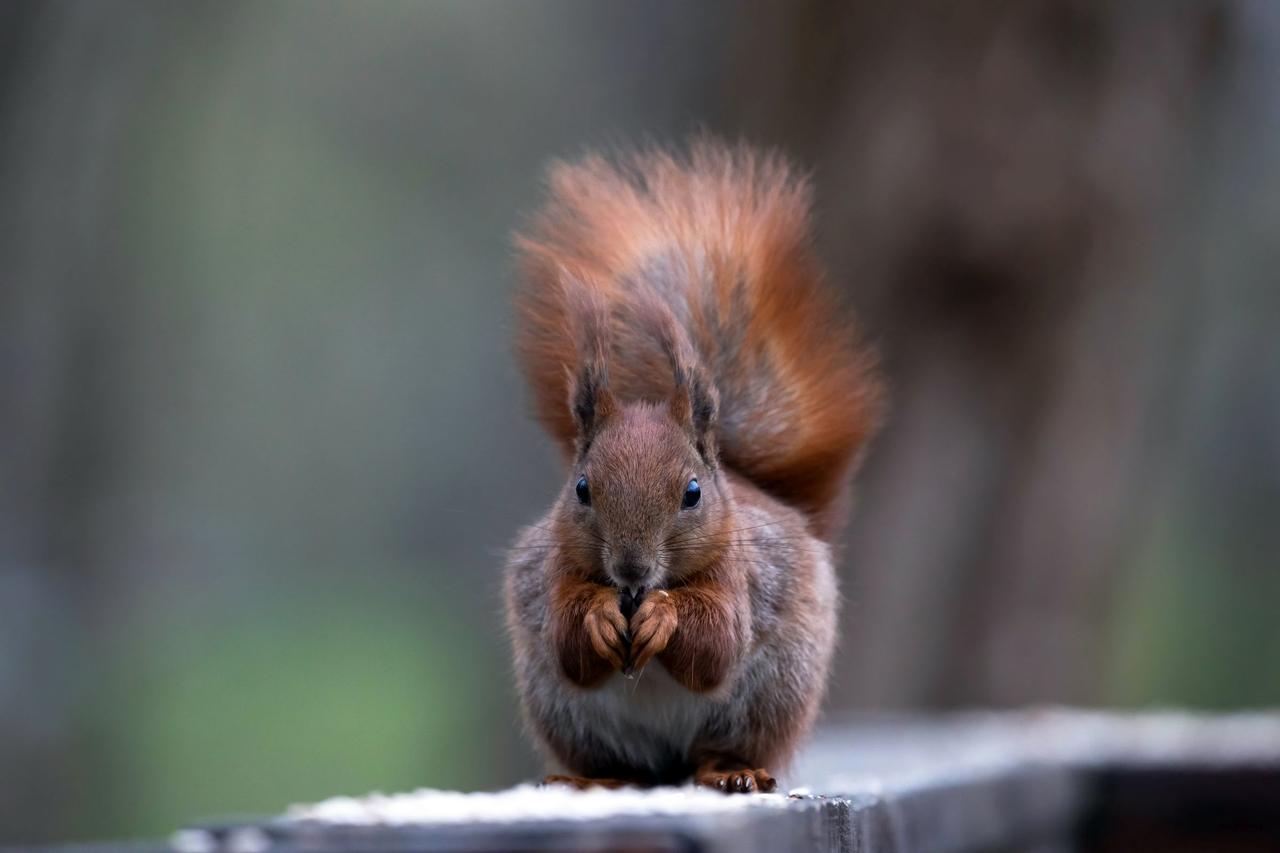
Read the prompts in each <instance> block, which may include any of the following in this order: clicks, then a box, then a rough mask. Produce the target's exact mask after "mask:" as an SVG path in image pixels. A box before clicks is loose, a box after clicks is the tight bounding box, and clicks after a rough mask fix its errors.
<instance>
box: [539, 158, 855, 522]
mask: <svg viewBox="0 0 1280 853" xmlns="http://www.w3.org/2000/svg"><path fill="white" fill-rule="evenodd" d="M549 184H550V186H549V199H548V201H547V203H546V205H545V206H544V207H543V208H542V210H541V211H540V212H539V213H538V214H537V215H536V216H535V217H534V219H533V220H532V222H531V223H530V225H529V227H528V228H527V230H526V231H525V232H524V233H523V234H521V235H518V236H517V238H516V242H517V247H518V249H519V252H520V260H521V272H522V277H523V286H522V289H521V292H520V294H519V296H518V299H517V312H518V325H519V331H518V337H517V349H518V352H519V356H520V359H521V362H522V364H523V367H524V370H525V373H526V376H527V378H528V380H529V383H530V385H531V386H532V389H533V396H534V405H535V410H536V413H537V415H538V417H539V419H540V420H541V421H542V423H543V424H544V426H545V427H546V428H547V430H548V431H549V432H550V433H551V435H552V437H553V438H555V439H556V441H557V442H558V443H559V444H560V445H561V446H562V447H563V448H564V450H565V452H566V453H567V454H572V453H573V449H574V442H575V424H574V420H573V417H572V414H571V412H570V408H569V402H568V397H569V376H570V375H571V374H572V373H573V372H574V371H576V370H577V368H578V353H579V351H580V344H581V342H582V337H583V335H584V334H586V332H587V330H585V329H583V328H581V322H580V321H579V320H577V319H576V318H577V317H580V316H581V312H580V311H578V310H576V306H580V305H581V304H583V302H584V301H590V302H592V303H595V304H601V305H603V306H604V316H605V318H606V321H605V322H606V323H607V329H606V330H605V332H606V337H607V339H608V346H609V350H610V356H611V357H610V359H609V371H610V383H611V386H612V387H613V388H614V390H615V393H617V394H618V395H619V396H621V397H622V398H623V399H655V400H656V399H663V398H665V397H667V396H669V394H670V391H671V387H672V373H671V370H670V367H669V364H668V361H667V359H666V358H665V357H664V352H663V347H662V343H661V341H659V340H658V339H657V337H656V336H654V335H653V334H652V329H653V326H652V323H649V322H645V318H646V317H651V316H652V313H653V312H652V310H651V308H652V306H653V305H654V304H655V303H657V304H661V305H664V306H666V310H664V311H663V314H664V315H665V314H667V313H669V314H670V316H671V317H672V318H674V321H675V322H676V323H678V324H679V326H680V327H681V328H683V330H684V332H685V336H687V339H688V342H689V343H690V344H691V345H692V347H693V349H694V351H695V353H696V356H697V359H698V360H699V362H700V364H701V367H702V369H703V370H704V371H705V372H706V373H707V375H708V376H710V378H711V380H712V382H713V383H714V386H715V388H716V390H717V391H718V392H719V399H720V411H719V419H718V426H717V439H718V442H717V443H718V445H719V449H720V455H721V460H722V462H723V463H724V464H725V465H726V466H727V467H729V468H730V469H732V470H734V471H737V472H738V473H740V474H742V475H744V476H746V477H747V478H749V479H750V480H752V481H753V482H754V483H756V484H757V485H758V486H760V487H761V488H762V489H764V490H766V491H768V492H770V493H772V494H774V495H775V496H777V497H778V498H780V499H781V500H783V501H786V502H787V503H789V504H792V505H794V506H796V507H798V508H800V509H801V510H803V511H804V512H806V513H807V514H809V516H810V517H811V518H812V519H813V521H814V524H815V529H816V530H818V531H819V533H820V534H822V535H830V533H831V532H832V531H833V530H834V529H835V528H836V526H837V525H838V523H839V521H840V519H841V517H842V516H843V514H844V513H843V510H844V507H843V503H844V497H845V495H846V493H847V487H848V482H849V479H850V476H851V473H852V468H853V465H854V463H855V462H856V459H857V456H858V452H859V450H860V449H861V448H862V446H863V445H864V443H865V442H866V441H867V439H868V438H869V437H870V435H871V433H872V431H873V430H874V428H875V425H876V423H877V420H878V417H879V410H880V391H879V385H878V383H877V382H876V380H875V378H874V375H873V371H872V368H871V360H870V358H869V357H868V356H867V354H866V353H865V352H863V351H861V350H859V349H858V348H857V346H856V344H855V339H854V334H853V330H852V328H851V326H850V324H849V323H848V321H847V320H846V319H844V315H843V312H842V311H841V310H840V306H839V305H838V302H837V300H836V299H835V298H834V295H833V294H832V293H831V292H830V291H829V290H828V289H827V286H826V284H825V282H824V281H823V275H822V271H821V269H820V267H819V265H818V263H817V261H816V259H815V258H814V256H813V253H812V249H811V246H810V235H809V188H808V185H807V183H806V181H804V180H803V179H802V178H799V177H797V176H795V175H794V174H793V173H792V171H791V170H790V169H789V168H788V166H787V164H786V162H785V161H784V160H783V159H782V158H780V157H779V156H777V155H774V154H768V153H762V152H758V151H755V150H752V149H749V148H746V147H736V148H730V147H726V146H723V145H719V144H716V143H713V142H710V141H705V140H704V141H699V142H695V143H694V144H693V145H692V146H691V148H690V150H689V152H688V154H687V156H683V157H677V156H674V155H672V154H670V153H667V152H663V151H645V152H641V153H638V154H631V155H626V156H621V157H617V158H614V159H605V158H603V157H599V156H588V157H585V158H584V159H582V160H581V161H579V162H576V163H572V164H567V163H559V164H556V165H554V166H553V167H552V169H551V172H550V179H549Z"/></svg>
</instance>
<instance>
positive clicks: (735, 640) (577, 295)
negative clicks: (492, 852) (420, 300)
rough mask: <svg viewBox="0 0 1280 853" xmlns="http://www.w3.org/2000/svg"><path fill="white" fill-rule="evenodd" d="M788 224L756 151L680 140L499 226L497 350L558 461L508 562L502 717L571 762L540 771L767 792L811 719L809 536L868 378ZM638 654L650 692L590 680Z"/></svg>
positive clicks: (831, 593)
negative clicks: (535, 213)
mask: <svg viewBox="0 0 1280 853" xmlns="http://www.w3.org/2000/svg"><path fill="white" fill-rule="evenodd" d="M807 230H808V189H807V186H806V184H805V183H804V181H802V180H799V179H796V178H795V177H793V176H792V175H791V173H790V172H789V171H788V170H787V168H786V167H785V165H784V164H783V162H782V161H781V160H780V159H778V158H776V157H773V156H769V155H760V154H756V153H753V152H751V151H749V150H747V149H745V148H740V149H727V148H723V147H719V146H716V145H713V144H710V143H700V144H696V145H695V146H694V147H693V149H692V152H691V154H690V155H689V157H688V158H687V160H676V159H675V158H673V157H671V156H669V155H667V154H664V153H660V152H650V153H645V154H640V155H636V156H634V157H632V158H629V159H627V160H625V161H624V162H622V163H621V164H610V163H608V162H606V161H604V160H602V159H600V158H594V157H589V158H587V159H586V160H584V161H582V162H581V163H579V164H577V165H561V166H558V167H556V168H555V169H554V170H553V172H552V176H551V201H550V203H549V204H548V206H547V208H546V209H545V210H544V211H543V213H542V214H541V215H540V216H539V217H538V218H537V219H535V221H534V223H533V225H532V226H531V229H530V231H529V233H528V234H527V235H526V236H525V237H522V238H520V240H519V245H520V248H521V250H522V253H523V262H524V268H525V270H524V271H525V275H526V286H525V288H524V291H523V293H522V294H521V297H520V301H519V309H520V319H521V330H520V337H519V348H520V353H521V357H522V359H523V363H524V367H525V370H526V372H527V374H528V378H529V381H530V383H531V385H532V386H533V389H534V396H535V404H536V407H537V411H538V414H539V416H540V418H541V419H542V421H543V422H544V424H545V425H546V426H547V428H548V429H549V430H550V432H551V434H552V436H553V437H554V438H555V439H556V440H557V441H558V442H559V443H560V445H561V447H562V449H563V451H564V453H565V456H566V458H567V459H568V460H570V461H571V462H572V466H573V467H572V468H571V469H570V471H569V476H568V481H567V483H566V487H565V490H564V492H563V493H562V494H561V496H560V497H559V498H558V499H557V501H556V502H555V503H554V504H553V506H552V508H551V510H550V512H549V513H548V515H547V517H546V518H545V519H544V523H543V524H540V525H537V526H535V527H533V528H530V529H529V530H528V531H526V533H525V535H524V536H523V537H522V540H521V544H520V545H518V546H517V547H516V549H515V550H514V551H513V554H512V559H511V561H510V562H509V564H508V573H507V587H506V596H507V613H508V625H509V627H510V629H511V632H512V641H513V645H514V649H515V653H516V663H517V675H518V677H519V680H520V689H521V694H522V700H523V702H524V705H525V711H526V717H527V719H529V721H530V724H531V726H532V727H533V729H534V731H535V732H536V733H537V734H538V736H539V738H540V740H541V742H542V743H543V745H544V746H545V747H546V748H547V749H548V750H549V751H550V752H551V754H552V755H554V756H555V757H556V758H557V759H558V760H559V761H560V762H561V763H562V764H563V765H564V766H565V767H566V768H568V769H570V770H571V771H572V772H573V773H575V774H578V775H575V776H573V777H549V780H553V781H557V782H563V783H567V784H575V785H585V784H591V783H592V782H593V779H592V778H586V777H593V778H594V781H595V782H597V783H604V782H607V783H609V784H619V780H623V781H629V782H636V783H644V784H652V783H655V782H664V781H665V782H671V781H682V780H683V779H687V778H688V777H689V776H691V775H692V776H693V778H694V779H695V780H696V781H697V782H699V783H700V784H703V785H707V786H710V787H716V788H719V789H721V790H725V791H737V792H748V791H756V790H760V791H768V790H772V789H773V787H774V785H775V782H774V779H773V777H772V776H771V775H770V774H769V773H768V772H766V771H765V770H764V769H761V768H762V767H763V766H769V767H775V768H776V766H777V765H779V764H785V763H786V762H787V760H788V759H789V757H790V756H791V754H792V752H793V751H794V749H795V746H796V744H797V742H798V740H799V739H800V738H801V737H802V736H803V735H804V734H805V732H806V731H807V730H808V728H809V726H810V725H811V724H812V722H813V720H814V718H815V716H816V714H817V709H818V705H819V703H820V701H821V698H822V693H823V689H824V686H825V680H826V675H827V671H828V667H829V664H830V659H831V653H832V649H833V647H834V642H835V621H836V599H837V594H836V592H837V590H836V583H835V576H834V571H833V568H832V565H831V561H830V551H829V549H828V548H827V546H826V545H824V544H823V543H822V542H820V541H819V538H826V539H829V538H830V537H831V536H832V534H833V531H834V530H835V528H836V525H837V523H838V521H839V515H840V510H841V509H843V504H844V502H845V497H846V491H847V488H848V480H849V476H850V474H851V469H852V467H853V465H854V464H855V461H856V458H857V456H858V453H859V450H860V449H861V447H862V445H863V443H864V441H865V440H866V438H867V436H868V434H869V433H870V431H871V429H872V427H873V424H874V422H875V420H876V417H877V410H878V400H879V392H878V387H877V385H876V383H875V382H874V380H873V379H872V378H871V376H870V373H869V367H868V359H867V358H866V357H865V356H864V355H862V354H861V353H860V352H859V351H858V350H857V349H856V348H855V346H854V344H853V341H852V338H851V333H850V330H849V328H848V327H847V326H846V325H844V324H842V323H841V322H840V321H839V320H838V317H839V316H840V314H839V312H838V311H837V310H836V305H835V304H834V301H833V299H832V298H831V297H830V295H829V294H828V293H827V291H825V290H824V289H823V284H822V281H821V275H820V272H819V269H818V266H817V264H816V262H815V260H814V259H813V257H812V255H811V253H810V250H809V245H808V234H807ZM693 481H696V482H697V483H699V484H700V485H701V492H700V495H698V494H695V495H694V497H699V496H700V500H695V501H692V502H691V503H689V504H688V505H686V504H685V503H684V501H683V498H684V494H685V491H686V489H689V488H690V487H691V486H690V484H691V483H692V482H693ZM580 489H581V490H583V491H580ZM624 594H625V595H626V600H627V602H629V604H628V605H627V606H628V612H629V613H630V616H629V618H628V616H627V615H626V614H624V612H623V605H622V596H623V595H624ZM636 601H638V602H639V604H638V606H637V607H636V609H635V610H634V612H633V613H632V612H630V610H629V608H630V607H631V606H632V604H633V603H634V602H636ZM654 661H656V662H657V663H658V664H660V665H661V667H662V668H663V669H664V670H665V671H666V672H667V673H669V674H670V676H671V678H670V679H669V680H667V681H666V682H665V684H666V685H668V686H669V689H671V690H672V691H674V695H672V694H662V693H658V694H656V695H657V696H660V697H662V698H661V699H660V700H659V699H655V698H653V697H654V695H655V694H653V693H652V690H654V689H659V690H661V689H665V688H660V687H659V688H655V687H654V686H653V684H652V680H651V681H650V682H649V684H648V685H647V686H646V688H645V690H646V691H649V692H647V693H641V694H640V695H637V693H636V690H632V692H631V693H630V695H628V694H625V693H624V694H622V697H621V698H620V697H619V695H618V694H617V692H616V684H617V683H616V682H613V684H614V685H615V688H614V692H612V693H611V692H610V689H609V688H608V685H609V684H610V683H611V682H610V677H611V676H612V675H613V674H614V672H615V671H621V672H623V673H624V674H631V673H638V674H639V675H643V670H644V668H645V667H646V666H653V665H654ZM640 680H641V679H640V678H637V686H638V682H639V681H640ZM593 695H594V696H595V697H603V698H598V701H592V700H590V699H589V697H591V696H593ZM655 701H656V702H659V703H660V704H659V705H658V706H656V707H655V706H653V705H651V704H646V703H648V702H655ZM619 702H621V704H618V703H619ZM655 712H656V713H655ZM637 715H638V716H637ZM655 727H656V728H655ZM664 727H665V728H664ZM676 744H679V745H678V746H677V745H676Z"/></svg>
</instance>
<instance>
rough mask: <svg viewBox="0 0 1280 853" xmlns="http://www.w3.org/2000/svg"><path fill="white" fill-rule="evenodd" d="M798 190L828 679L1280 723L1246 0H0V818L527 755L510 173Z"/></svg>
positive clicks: (1278, 605) (1265, 293)
mask: <svg viewBox="0 0 1280 853" xmlns="http://www.w3.org/2000/svg"><path fill="white" fill-rule="evenodd" d="M698 130H706V131H710V132H713V133H717V134H720V135H723V136H726V137H728V138H744V139H747V140H750V141H753V142H756V143H759V144H764V145H772V146H777V147H780V148H781V149H783V150H784V151H786V152H788V153H789V154H790V155H792V156H793V157H794V158H795V159H796V160H797V161H798V162H799V163H801V164H802V165H803V166H804V167H805V168H807V169H809V170H811V171H812V173H813V175H814V179H815V186H816V199H817V208H818V213H819V219H818V234H817V239H818V244H819V247H820V249H821V252H822V254H823V256H824V257H825V258H826V259H827V261H828V262H829V263H830V266H831V268H832V270H833V280H834V282H835V283H836V285H837V286H838V287H840V288H841V290H842V291H843V292H844V293H845V295H846V296H847V299H848V301H849V303H850V304H851V305H852V306H853V308H854V309H855V310H856V311H857V313H858V315H859V317H860V322H861V326H862V328H863V330H864V332H865V334H866V336H867V337H868V339H870V340H871V341H872V342H873V343H874V344H875V345H876V346H877V347H878V348H879V351H880V353H881V357H882V361H883V366H884V371H885V373H886V375H887V376H888V378H889V381H890V383H891V387H892V413H891V416H890V419H889V422H888V424H887V427H886V429H885V431H884V433H883V434H882V436H881V437H880V438H879V440H878V441H877V442H876V445H875V447H874V449H873V452H872V454H871V455H870V457H869V459H868V463H867V465H866V466H865V468H864V470H863V472H862V474H861V477H860V483H861V486H860V489H859V507H858V515H857V520H856V522H855V523H854V525H853V526H852V527H851V529H850V532H849V536H848V542H847V547H846V549H845V556H844V559H843V561H842V573H843V588H844V590H845V594H846V599H847V600H846V603H845V607H844V627H843V634H844V640H843V645H842V649H841V654H840V657H839V664H838V671H837V673H836V677H835V680H834V683H833V686H832V691H831V698H830V702H829V706H830V712H831V713H833V714H838V713H843V712H848V711H851V710H854V709H875V710H885V709H903V708H913V709H914V708H926V709H940V708H953V707H970V706H1007V705H1021V704H1026V703H1038V702H1069V703H1082V704H1100V705H1115V706H1122V707H1138V706H1147V705H1151V704H1175V703H1176V704H1179V705H1187V706H1191V707H1196V708H1228V707H1238V706H1258V705H1265V704H1268V703H1277V702H1280V566H1278V565H1277V561H1278V557H1277V555H1278V554H1280V288H1278V287H1277V281H1276V276H1277V273H1276V270H1277V268H1280V256H1278V252H1277V247H1278V246H1280V242H1278V241H1277V239H1276V235H1277V226H1278V225H1280V6H1278V5H1277V4H1275V3H1274V2H1271V0H1254V2H1245V0H1238V2H1233V1H1232V0H1129V1H1128V2H1124V3H1116V2H1110V0H1028V2H1015V0H1007V2H972V3H954V2H950V0H916V2H899V0H857V2H847V3H843V2H842V3H836V2H825V0H795V1H794V2H787V3H780V2H769V3H763V2H740V1H739V0H722V1H721V2H699V3H685V2H674V1H673V2H646V3H638V4H622V3H607V4H606V3H596V2H589V0H582V2H537V3H517V2H490V1H489V0H483V2H470V1H469V2H466V3H462V2H459V3H450V4H446V3H388V2H378V3H346V4H338V3H311V2H271V3H241V2H218V3H213V2H208V3H188V4H172V3H166V2H79V3H67V2H51V1H50V0H30V2H12V1H11V0H5V2H2V3H0V842H3V841H16V840H26V841H34V840H41V839H51V838H80V837H108V836H130V835H162V834H164V833H166V832H168V831H169V830H171V829H173V828H174V827H175V826H178V825H181V824H183V823H185V822H188V821H191V820H193V819H197V818H202V817H210V816H215V815H224V814H237V813H271V812H275V811H277V810H279V809H281V808H283V807H284V806H285V805H287V804H288V803H290V802H296V801H304V800H309V799H315V798H319V797H323V796H326V795H331V794H337V793H353V794H354V793H363V792H366V791H368V790H372V789H382V790H393V789H403V788H409V787H416V786H423V785H427V786H441V787H456V788H471V787H481V786H501V785H506V784H510V783H513V782H515V781H517V780H520V779H522V778H527V777H529V776H530V775H532V774H534V773H535V772H536V770H537V764H536V762H535V760H534V757H533V755H532V754H531V752H530V750H529V748H528V747H527V745H526V743H525V741H524V740H523V738H522V737H521V735H520V733H519V728H518V724H517V714H516V708H515V701H514V695H513V690H512V685H511V679H510V677H509V670H508V663H507V659H506V651H505V646H504V642H505V641H504V637H503V634H502V630H501V627H500V625H501V621H500V616H499V604H498V590H499V569H500V565H501V560H502V549H503V546H504V545H505V544H506V543H507V542H509V541H510V540H511V538H512V537H513V534H514V531H515V530H516V528H517V527H518V525H520V524H521V523H523V522H527V521H529V520H531V519H533V518H534V517H535V516H536V514H538V513H539V512H541V511H542V509H543V508H544V506H545V505H546V503H547V501H548V500H549V499H550V497H551V496H552V494H553V493H554V492H555V491H556V490H557V489H558V488H559V486H560V483H561V476H562V472H560V471H559V470H558V468H557V462H556V457H555V456H554V454H553V452H552V450H551V448H550V446H549V444H548V442H547V441H546V440H544V438H543V437H542V436H541V435H540V434H539V433H538V431H537V430H536V429H535V427H534V426H533V425H532V423H531V421H530V420H529V419H528V417H527V407H526V400H525V396H524V389H523V388H522V386H521V384H520V381H519V375H518V371H517V367H516V365H515V364H514V361H513V358H512V356H511V353H510V346H509V341H510V336H511V325H512V322H511V315H510V311H509V300H510V295H511V291H512V287H513V275H512V266H511V252H510V248H509V247H510V233H511V232H512V230H513V229H514V228H515V227H517V226H518V225H519V223H520V222H521V218H522V216H525V215H527V214H528V213H529V212H530V211H531V210H532V209H533V208H534V206H535V205H536V204H537V199H538V191H539V181H540V179H541V175H542V173H543V169H544V167H545V165H546V164H547V162H548V161H549V159H551V158H553V157H557V156H572V155H574V154H575V153H578V152H581V151H583V150H585V149H586V148H588V147H592V146H607V145H614V144H623V145H626V144H633V143H636V142H640V141H646V140H648V141H655V142H659V143H672V142H678V141H679V140H681V139H684V138H685V137H686V136H687V135H688V134H690V133H691V132H695V131H698Z"/></svg>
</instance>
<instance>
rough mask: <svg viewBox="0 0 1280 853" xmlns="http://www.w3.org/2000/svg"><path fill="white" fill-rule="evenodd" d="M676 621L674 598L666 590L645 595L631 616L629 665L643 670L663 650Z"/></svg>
mask: <svg viewBox="0 0 1280 853" xmlns="http://www.w3.org/2000/svg"><path fill="white" fill-rule="evenodd" d="M678 621H679V620H678V617H677V615H676V605H675V601H674V599H672V597H671V595H670V594H669V593H668V592H667V591H666V590H659V591H658V592H657V593H656V594H654V595H650V596H648V597H646V598H645V600H644V603H643V604H641V605H640V607H639V609H637V610H636V612H635V615H633V616H632V617H631V661H630V668H631V669H633V670H635V669H642V668H644V665H645V664H647V663H648V662H649V661H650V660H652V659H653V657H654V655H658V654H661V653H662V652H663V651H665V650H666V648H667V643H669V642H671V637H672V635H674V634H675V632H676V625H677V624H678Z"/></svg>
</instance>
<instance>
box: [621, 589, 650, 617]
mask: <svg viewBox="0 0 1280 853" xmlns="http://www.w3.org/2000/svg"><path fill="white" fill-rule="evenodd" d="M646 591H647V590H646V589H645V587H638V588H636V590H635V591H634V592H633V591H631V590H629V589H620V590H618V609H619V610H621V611H622V615H623V616H624V617H625V618H626V620H627V621H628V622H630V621H631V616H632V614H634V613H635V612H636V608H638V607H639V606H640V602H641V601H643V600H644V594H645V592H646Z"/></svg>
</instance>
